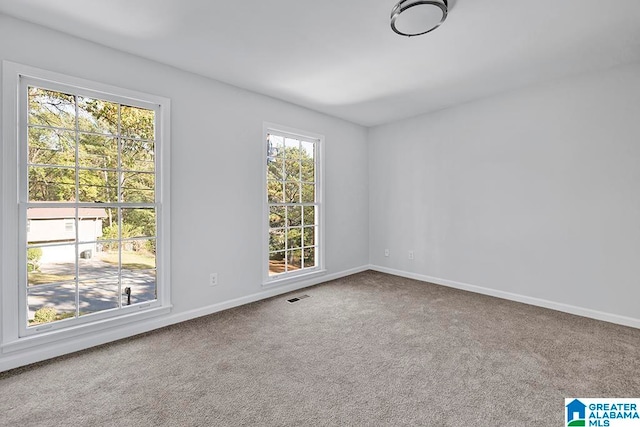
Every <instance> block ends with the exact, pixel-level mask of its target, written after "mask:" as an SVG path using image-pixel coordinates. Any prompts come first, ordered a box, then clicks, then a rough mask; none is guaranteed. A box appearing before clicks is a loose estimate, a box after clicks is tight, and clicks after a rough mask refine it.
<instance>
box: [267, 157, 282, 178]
mask: <svg viewBox="0 0 640 427" xmlns="http://www.w3.org/2000/svg"><path fill="white" fill-rule="evenodd" d="M283 168H284V159H281V158H278V157H268V158H267V179H273V180H279V181H282V180H284V173H283V172H282V170H283Z"/></svg>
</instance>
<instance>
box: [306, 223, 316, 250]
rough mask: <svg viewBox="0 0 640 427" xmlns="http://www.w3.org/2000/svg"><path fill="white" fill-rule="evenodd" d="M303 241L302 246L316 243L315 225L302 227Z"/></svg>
mask: <svg viewBox="0 0 640 427" xmlns="http://www.w3.org/2000/svg"><path fill="white" fill-rule="evenodd" d="M303 243H304V246H314V245H315V244H316V228H315V227H305V228H304V237H303Z"/></svg>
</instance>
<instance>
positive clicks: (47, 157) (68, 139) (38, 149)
mask: <svg viewBox="0 0 640 427" xmlns="http://www.w3.org/2000/svg"><path fill="white" fill-rule="evenodd" d="M29 163H31V164H41V165H58V166H75V163H76V140H75V134H74V133H73V132H69V131H64V130H57V129H46V128H29Z"/></svg>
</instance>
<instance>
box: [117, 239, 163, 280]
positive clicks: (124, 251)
mask: <svg viewBox="0 0 640 427" xmlns="http://www.w3.org/2000/svg"><path fill="white" fill-rule="evenodd" d="M120 248H121V256H122V258H121V263H120V265H121V267H122V271H123V274H124V271H125V270H128V271H136V270H151V269H155V268H156V241H155V239H145V240H123V241H122V244H121V245H120Z"/></svg>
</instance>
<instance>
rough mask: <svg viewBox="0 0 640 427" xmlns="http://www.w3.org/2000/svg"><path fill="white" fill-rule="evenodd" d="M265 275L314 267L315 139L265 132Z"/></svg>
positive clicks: (316, 256) (316, 218)
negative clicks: (266, 256)
mask: <svg viewBox="0 0 640 427" xmlns="http://www.w3.org/2000/svg"><path fill="white" fill-rule="evenodd" d="M266 142H267V158H266V162H267V181H266V182H267V204H268V216H269V218H268V221H269V242H268V249H269V251H268V252H269V259H268V276H269V277H270V278H272V279H273V278H280V277H285V276H287V275H292V274H296V273H299V272H303V271H309V270H313V269H317V268H318V267H319V260H320V258H319V256H320V254H319V249H320V248H319V237H318V236H319V231H320V230H319V224H320V222H319V216H320V209H319V206H320V204H319V197H318V194H319V192H318V184H319V183H318V173H317V172H318V153H319V140H318V139H315V138H307V137H302V136H297V135H290V134H287V133H283V132H278V131H273V130H270V131H268V133H267V141H266Z"/></svg>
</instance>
